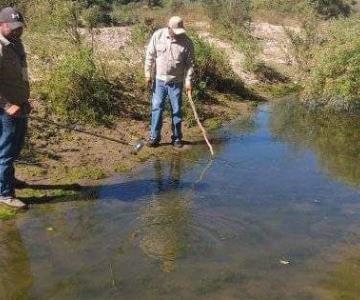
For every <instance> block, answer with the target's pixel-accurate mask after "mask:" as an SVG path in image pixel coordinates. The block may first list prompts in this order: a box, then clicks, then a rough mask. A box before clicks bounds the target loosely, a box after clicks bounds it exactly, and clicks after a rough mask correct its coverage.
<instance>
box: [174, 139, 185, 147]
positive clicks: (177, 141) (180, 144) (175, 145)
mask: <svg viewBox="0 0 360 300" xmlns="http://www.w3.org/2000/svg"><path fill="white" fill-rule="evenodd" d="M173 146H174V147H175V148H182V147H183V143H182V141H180V140H176V141H174V142H173Z"/></svg>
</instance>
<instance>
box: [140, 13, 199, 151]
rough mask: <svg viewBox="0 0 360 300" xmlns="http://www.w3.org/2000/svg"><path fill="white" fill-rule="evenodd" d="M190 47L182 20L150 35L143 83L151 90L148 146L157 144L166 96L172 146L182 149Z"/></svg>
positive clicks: (191, 55) (191, 59) (191, 56)
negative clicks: (182, 123) (168, 107)
mask: <svg viewBox="0 0 360 300" xmlns="http://www.w3.org/2000/svg"><path fill="white" fill-rule="evenodd" d="M193 65H194V46H193V43H192V41H191V39H190V38H189V37H188V36H187V35H186V31H185V28H184V23H183V20H182V19H181V18H180V17H172V18H171V19H170V20H169V24H168V27H167V28H163V29H160V30H158V31H156V32H155V33H154V35H153V36H152V38H151V40H150V43H149V45H148V47H147V50H146V59H145V77H146V83H147V84H148V86H149V87H152V88H153V97H152V117H151V136H150V141H149V143H148V145H149V146H150V147H156V146H158V145H159V142H160V140H161V128H162V117H163V111H164V107H165V100H166V98H167V97H168V96H169V99H170V106H171V116H172V132H173V135H172V143H173V145H174V146H175V147H178V148H181V147H182V131H181V122H182V111H181V109H182V91H183V86H184V84H185V88H186V91H187V92H188V93H189V92H190V93H191V90H192V84H191V80H192V76H193V73H194V67H193Z"/></svg>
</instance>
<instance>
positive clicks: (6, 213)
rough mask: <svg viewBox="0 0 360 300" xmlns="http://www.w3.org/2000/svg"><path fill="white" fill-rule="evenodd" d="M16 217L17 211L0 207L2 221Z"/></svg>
mask: <svg viewBox="0 0 360 300" xmlns="http://www.w3.org/2000/svg"><path fill="white" fill-rule="evenodd" d="M15 215H16V210H15V209H12V208H8V207H5V206H3V205H0V220H8V219H11V218H13V217H15Z"/></svg>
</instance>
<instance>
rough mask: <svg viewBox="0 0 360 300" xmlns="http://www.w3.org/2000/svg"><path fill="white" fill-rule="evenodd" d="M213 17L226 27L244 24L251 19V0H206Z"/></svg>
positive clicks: (210, 14)
mask: <svg viewBox="0 0 360 300" xmlns="http://www.w3.org/2000/svg"><path fill="white" fill-rule="evenodd" d="M204 2H205V4H206V6H207V8H208V12H209V16H210V18H211V19H213V20H216V21H217V22H219V23H221V24H222V25H224V26H225V27H229V26H232V25H237V26H238V25H243V24H244V22H247V21H249V20H250V7H251V6H250V1H249V0H225V1H220V0H210V1H204Z"/></svg>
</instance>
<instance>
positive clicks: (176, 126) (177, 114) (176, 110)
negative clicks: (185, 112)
mask: <svg viewBox="0 0 360 300" xmlns="http://www.w3.org/2000/svg"><path fill="white" fill-rule="evenodd" d="M182 90H183V83H182V82H176V83H171V84H169V85H168V91H169V98H170V103H171V118H172V122H171V128H172V132H173V135H172V137H171V138H172V140H173V141H175V140H181V139H182V131H181V123H182V111H181V109H182Z"/></svg>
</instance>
